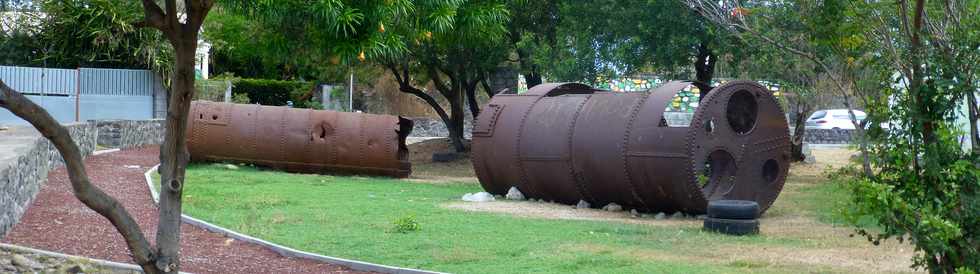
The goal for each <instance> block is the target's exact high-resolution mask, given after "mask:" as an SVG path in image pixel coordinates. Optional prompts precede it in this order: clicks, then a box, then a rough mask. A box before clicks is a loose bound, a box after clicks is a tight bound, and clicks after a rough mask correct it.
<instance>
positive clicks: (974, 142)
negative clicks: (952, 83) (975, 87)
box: [966, 91, 980, 155]
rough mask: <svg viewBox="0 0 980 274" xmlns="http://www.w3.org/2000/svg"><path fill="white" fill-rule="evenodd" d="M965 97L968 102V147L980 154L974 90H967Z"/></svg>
mask: <svg viewBox="0 0 980 274" xmlns="http://www.w3.org/2000/svg"><path fill="white" fill-rule="evenodd" d="M966 98H967V100H968V101H969V102H966V103H967V106H968V108H969V113H970V115H969V117H970V147H971V148H972V151H973V154H974V155H977V154H980V132H978V130H977V116H978V115H977V114H978V113H977V94H976V92H975V91H969V92H967V95H966Z"/></svg>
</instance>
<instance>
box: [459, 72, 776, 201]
mask: <svg viewBox="0 0 980 274" xmlns="http://www.w3.org/2000/svg"><path fill="white" fill-rule="evenodd" d="M689 85H691V84H690V83H688V82H671V83H667V84H665V85H663V86H661V87H659V88H657V89H654V90H651V91H650V92H647V93H616V92H608V91H602V90H596V89H593V88H591V87H589V86H586V85H582V84H544V85H538V86H536V87H534V88H532V89H531V90H529V91H528V92H527V93H524V94H499V95H497V96H494V97H493V98H492V99H491V101H490V102H489V104H488V106H487V107H486V108H485V111H484V112H483V113H481V114H480V116H479V117H478V119H477V121H476V126H475V127H474V130H473V166H474V169H475V170H476V174H477V177H478V178H479V179H480V184H481V185H482V186H483V188H484V189H486V190H487V191H488V192H490V193H493V194H501V195H502V194H505V193H506V192H507V190H508V189H510V188H511V187H517V188H518V189H520V190H521V191H522V192H523V193H524V194H525V195H526V196H527V197H529V198H534V199H544V200H549V201H556V202H561V203H568V204H573V203H576V202H577V201H579V200H584V201H587V202H589V203H590V204H592V205H596V206H603V205H606V204H608V203H617V204H620V205H623V206H624V207H626V208H632V209H637V210H640V211H646V212H675V211H683V212H688V213H703V212H704V211H705V208H706V206H707V201H708V200H714V199H744V200H754V201H757V202H759V205H760V206H761V207H762V210H765V209H767V208H768V207H769V206H770V205H771V204H772V202H773V201H774V200H775V199H776V196H778V194H779V192H780V190H781V189H782V185H783V182H785V179H786V173H787V170H788V167H789V164H788V153H789V136H788V126H787V124H786V120H785V118H784V115H783V112H782V110H781V109H780V107H779V104H778V103H776V101H775V99H774V97H773V96H772V94H771V93H770V91H769V90H767V89H765V88H764V87H763V86H761V85H759V84H756V83H753V82H746V81H733V82H729V83H726V84H723V85H721V86H719V87H717V88H715V89H714V90H712V91H711V92H710V93H709V94H708V95H707V96H706V97H705V98H704V100H703V101H702V102H701V104H700V107H699V108H698V109H697V110H696V111H695V113H694V114H693V119H692V121H691V124H690V125H688V126H676V125H668V124H667V123H666V119H665V109H666V107H667V106H668V104H670V103H671V100H672V99H673V98H674V96H675V95H677V93H678V92H680V91H681V90H683V89H684V88H686V87H688V86H689Z"/></svg>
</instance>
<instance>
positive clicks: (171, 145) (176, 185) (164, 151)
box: [157, 32, 197, 273]
mask: <svg viewBox="0 0 980 274" xmlns="http://www.w3.org/2000/svg"><path fill="white" fill-rule="evenodd" d="M196 49H197V33H196V32H194V33H184V34H183V36H182V37H181V39H180V40H179V41H178V43H177V45H175V47H174V53H175V54H176V66H175V68H174V75H173V76H174V78H173V84H172V86H171V92H170V105H169V107H168V108H167V121H166V136H165V138H164V141H163V144H162V145H161V146H160V169H159V171H160V190H161V191H160V223H159V227H158V229H157V249H158V258H157V267H158V268H160V269H162V270H164V271H165V272H168V273H176V272H177V269H179V268H180V260H179V257H178V251H179V250H180V213H181V197H182V195H181V194H182V193H183V186H184V172H185V169H186V168H187V163H188V161H189V160H190V154H189V153H188V151H187V139H186V138H185V137H186V136H187V115H188V112H190V107H191V100H192V99H193V94H194V62H195V56H194V54H195V51H196Z"/></svg>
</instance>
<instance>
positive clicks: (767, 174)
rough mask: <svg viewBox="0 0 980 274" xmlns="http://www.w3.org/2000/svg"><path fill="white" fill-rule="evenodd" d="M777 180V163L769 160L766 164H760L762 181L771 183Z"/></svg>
mask: <svg viewBox="0 0 980 274" xmlns="http://www.w3.org/2000/svg"><path fill="white" fill-rule="evenodd" d="M776 178H779V162H776V160H774V159H769V160H767V161H766V163H764V164H762V179H765V180H766V182H769V183H772V182H774V181H776Z"/></svg>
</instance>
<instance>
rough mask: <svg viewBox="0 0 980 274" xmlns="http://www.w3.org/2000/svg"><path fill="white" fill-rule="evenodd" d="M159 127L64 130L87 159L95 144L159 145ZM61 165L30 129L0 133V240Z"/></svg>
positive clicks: (123, 124)
mask: <svg viewBox="0 0 980 274" xmlns="http://www.w3.org/2000/svg"><path fill="white" fill-rule="evenodd" d="M161 124H162V121H161V120H147V121H92V122H87V123H75V124H68V125H67V127H68V130H69V132H70V133H71V136H72V139H74V140H75V142H76V143H77V144H78V146H79V149H80V150H81V152H82V154H83V155H86V156H87V155H89V154H91V153H92V151H94V150H95V147H96V145H97V144H98V145H102V146H110V147H133V146H139V145H144V144H157V143H160V141H162V139H163V130H162V127H161ZM100 141H102V142H109V143H102V142H100ZM61 164H63V160H62V158H61V155H60V154H59V153H58V151H57V150H56V149H55V148H54V146H53V145H51V143H50V142H49V141H48V140H47V139H45V138H44V137H42V136H41V134H40V133H38V132H37V131H36V130H34V129H33V128H31V127H28V126H17V127H12V128H11V129H9V130H5V131H0V238H3V235H5V234H6V233H7V231H9V230H10V228H11V227H13V226H14V224H16V223H17V221H18V220H20V217H21V216H22V215H23V214H24V211H25V210H26V209H27V207H28V206H29V205H30V203H31V201H33V200H34V196H35V195H37V192H38V191H39V190H40V189H41V185H42V184H43V183H44V182H45V181H46V179H47V177H48V171H50V170H51V169H52V168H54V167H57V166H58V165H61Z"/></svg>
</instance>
